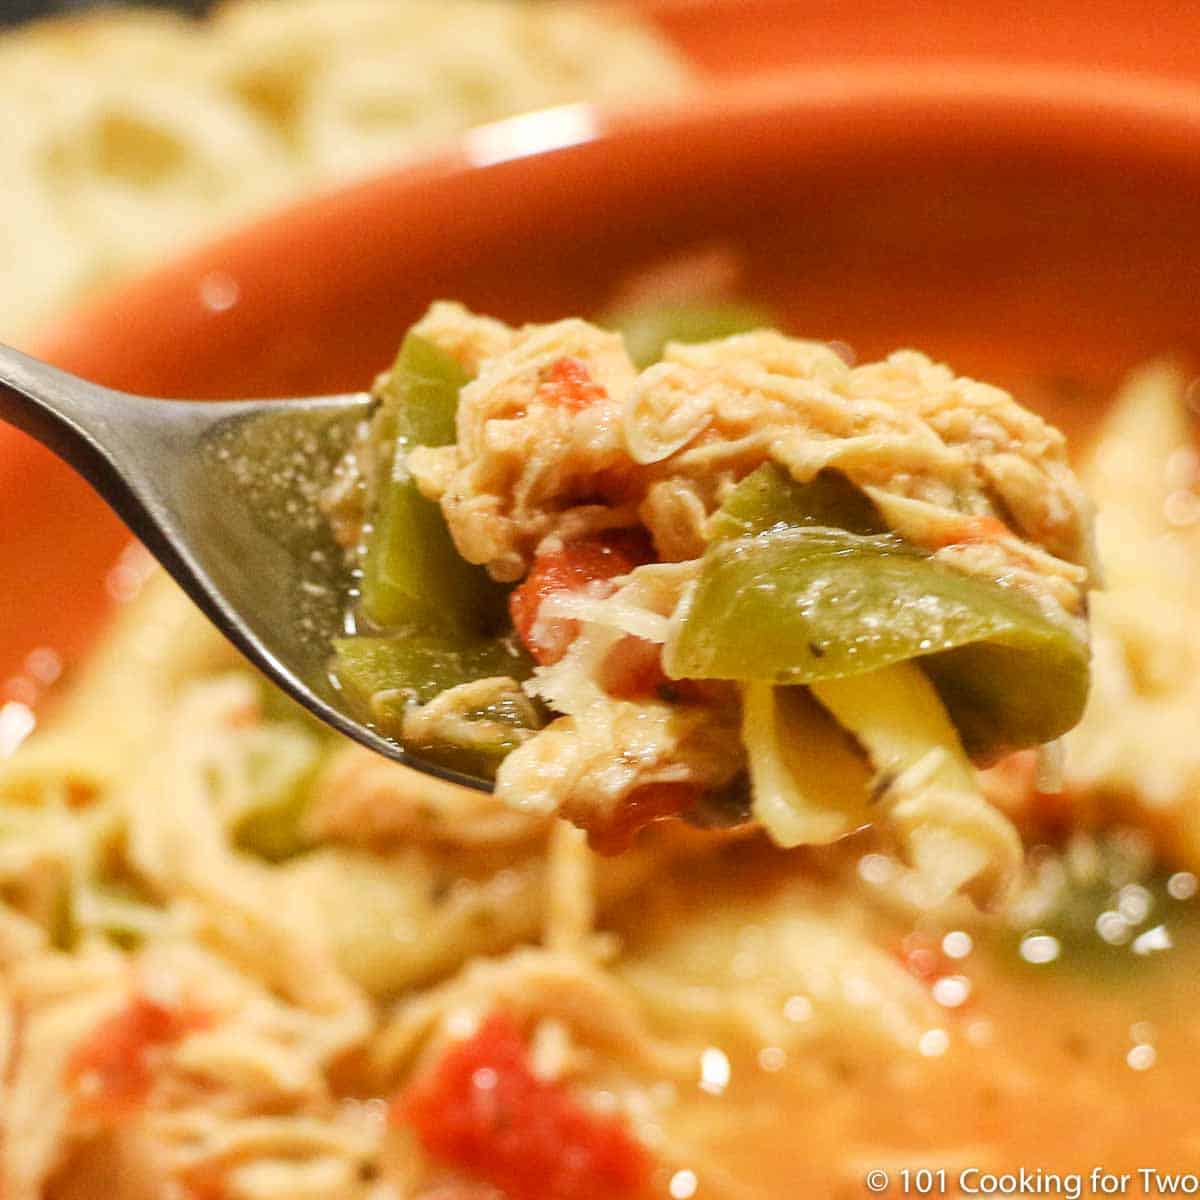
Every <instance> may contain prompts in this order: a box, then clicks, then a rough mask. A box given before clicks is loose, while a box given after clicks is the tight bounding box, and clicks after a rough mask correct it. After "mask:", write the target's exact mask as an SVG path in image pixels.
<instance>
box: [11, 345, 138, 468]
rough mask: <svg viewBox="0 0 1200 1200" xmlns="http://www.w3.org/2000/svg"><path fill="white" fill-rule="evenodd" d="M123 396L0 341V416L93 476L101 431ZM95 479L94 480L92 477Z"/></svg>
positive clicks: (104, 455)
mask: <svg viewBox="0 0 1200 1200" xmlns="http://www.w3.org/2000/svg"><path fill="white" fill-rule="evenodd" d="M127 399H131V397H130V398H127V397H125V396H123V395H122V394H121V393H120V392H113V391H110V390H109V389H107V388H102V387H100V386H99V385H97V384H94V383H89V382H88V381H87V380H85V379H80V378H78V377H77V376H75V375H69V374H68V373H67V372H66V371H60V370H59V369H58V368H57V367H52V366H50V365H49V363H44V362H41V361H40V360H39V359H36V358H31V357H30V356H29V355H28V354H22V353H21V352H20V351H19V350H13V349H12V348H11V347H10V346H3V345H0V419H3V420H4V421H6V422H8V423H9V424H10V425H15V426H16V427H17V428H18V429H20V430H22V431H24V432H25V433H27V434H29V435H30V437H32V438H35V439H36V440H37V441H39V442H41V443H42V445H44V446H45V447H46V448H47V449H48V450H52V451H53V452H54V453H55V454H57V455H58V456H59V458H62V459H65V460H66V461H67V462H68V463H70V464H71V466H73V467H74V468H75V469H76V470H78V471H81V472H83V474H85V475H87V476H88V478H89V479H92V478H93V474H94V471H95V469H96V466H97V462H96V460H97V458H99V459H101V460H107V458H108V455H107V453H106V452H105V450H104V449H103V444H104V436H105V434H106V433H107V432H108V430H109V428H110V423H111V420H112V417H113V416H114V415H115V413H116V411H117V410H118V409H120V410H122V413H123V414H124V409H125V403H124V401H126V400H127ZM93 481H94V480H93Z"/></svg>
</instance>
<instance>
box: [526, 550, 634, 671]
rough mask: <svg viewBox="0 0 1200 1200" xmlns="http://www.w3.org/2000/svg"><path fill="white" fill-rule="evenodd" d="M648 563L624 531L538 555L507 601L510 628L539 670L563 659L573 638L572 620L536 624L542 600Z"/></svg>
mask: <svg viewBox="0 0 1200 1200" xmlns="http://www.w3.org/2000/svg"><path fill="white" fill-rule="evenodd" d="M649 559H650V552H649V547H648V546H647V545H646V543H645V539H644V538H642V537H640V536H639V535H637V534H634V533H628V532H619V533H613V534H608V535H606V536H604V537H598V538H589V539H587V540H585V541H578V542H568V543H567V544H566V545H564V546H563V547H562V549H560V550H555V551H553V552H551V553H549V554H540V555H538V557H537V559H536V560H535V561H534V564H533V567H532V569H531V570H530V572H529V574H528V575H526V576H525V579H524V580H523V581H522V583H521V585H520V586H519V587H518V588H516V590H515V591H514V592H513V593H512V595H511V596H510V597H509V600H508V606H509V612H510V614H511V615H512V620H513V625H514V626H515V628H516V631H517V635H518V636H519V637H520V639H521V641H522V642H523V643H524V644H525V647H526V648H527V649H528V651H529V653H530V654H532V655H533V657H534V658H535V659H537V661H538V662H539V663H541V664H542V665H543V666H549V665H550V664H551V663H556V662H558V660H559V659H560V658H562V656H563V655H564V654H566V652H567V648H568V647H569V646H570V645H571V643H572V642H573V641H574V640H575V637H576V635H577V634H578V633H579V622H578V621H569V620H561V619H557V618H555V619H547V620H544V621H539V620H538V612H539V610H540V609H541V607H542V602H543V601H544V600H545V599H546V597H547V596H551V595H553V594H554V593H555V592H579V591H582V590H583V589H584V588H590V587H592V586H593V585H595V584H597V583H602V582H603V581H605V580H609V579H612V578H614V577H615V576H617V575H627V574H628V573H629V572H630V571H632V570H633V568H634V567H636V566H638V565H640V564H641V563H644V562H648V561H649ZM600 590H601V591H602V589H600ZM608 590H611V589H608Z"/></svg>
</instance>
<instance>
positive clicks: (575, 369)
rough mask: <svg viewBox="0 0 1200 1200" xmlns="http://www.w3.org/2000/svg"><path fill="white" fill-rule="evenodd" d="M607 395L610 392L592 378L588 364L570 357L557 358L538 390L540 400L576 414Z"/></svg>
mask: <svg viewBox="0 0 1200 1200" xmlns="http://www.w3.org/2000/svg"><path fill="white" fill-rule="evenodd" d="M607 395H608V392H606V391H605V390H604V388H602V387H601V386H600V384H598V383H597V382H596V381H595V380H594V379H593V378H592V376H591V373H590V372H589V371H588V369H587V366H586V364H585V363H583V362H582V361H581V360H580V359H578V358H570V357H568V358H556V359H555V360H554V362H552V363H551V364H550V366H549V368H548V369H547V371H546V377H545V379H543V380H542V383H541V385H540V386H539V388H538V397H539V399H542V400H545V401H546V402H547V403H549V404H555V405H559V406H560V407H562V408H569V409H571V410H573V411H574V412H579V411H580V410H581V409H584V408H588V407H590V406H591V405H593V404H595V403H596V402H597V401H598V400H603V399H605V397H607Z"/></svg>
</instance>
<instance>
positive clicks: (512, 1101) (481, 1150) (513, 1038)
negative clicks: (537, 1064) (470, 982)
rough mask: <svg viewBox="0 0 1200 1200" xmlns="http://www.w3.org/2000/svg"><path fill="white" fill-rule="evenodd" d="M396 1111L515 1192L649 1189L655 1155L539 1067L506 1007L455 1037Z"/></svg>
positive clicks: (444, 1149) (540, 1195) (560, 1197)
mask: <svg viewBox="0 0 1200 1200" xmlns="http://www.w3.org/2000/svg"><path fill="white" fill-rule="evenodd" d="M392 1120H393V1121H394V1122H396V1123H397V1124H401V1123H404V1124H408V1125H410V1126H411V1127H412V1128H413V1129H414V1130H415V1131H416V1134H417V1137H418V1139H419V1140H420V1142H421V1145H422V1146H423V1147H424V1148H425V1150H426V1152H427V1153H428V1154H429V1155H430V1156H431V1157H432V1158H435V1159H437V1160H439V1161H441V1162H444V1163H447V1164H450V1165H452V1166H455V1167H458V1168H459V1169H461V1170H463V1171H466V1172H468V1173H470V1174H471V1175H474V1176H476V1177H477V1178H479V1179H481V1180H483V1181H485V1182H487V1183H490V1184H493V1185H494V1186H496V1187H498V1188H500V1190H501V1191H502V1192H504V1194H505V1195H506V1196H507V1197H509V1200H622V1198H623V1197H629V1198H633V1197H639V1196H642V1195H643V1194H644V1191H645V1188H646V1184H647V1182H648V1180H649V1177H650V1172H651V1161H650V1157H649V1155H648V1154H647V1153H646V1151H645V1149H644V1148H643V1147H642V1146H641V1145H640V1144H639V1143H638V1142H637V1141H636V1140H635V1139H634V1138H633V1137H632V1136H631V1135H630V1133H629V1132H628V1130H627V1129H626V1128H625V1126H624V1124H623V1123H622V1122H621V1121H619V1120H617V1119H616V1118H614V1117H606V1116H599V1115H597V1114H595V1113H590V1112H588V1111H587V1110H586V1109H585V1108H583V1107H582V1106H581V1105H580V1104H579V1103H578V1102H577V1101H576V1100H575V1099H573V1098H572V1097H571V1095H570V1094H569V1093H568V1092H567V1090H566V1089H565V1088H564V1087H563V1086H562V1085H561V1084H557V1083H548V1082H546V1081H545V1080H541V1079H539V1078H538V1077H537V1076H536V1075H534V1073H533V1072H532V1070H530V1067H529V1061H528V1055H527V1052H526V1046H525V1041H524V1039H523V1038H522V1036H521V1032H520V1029H519V1028H518V1027H517V1024H516V1022H515V1021H514V1020H513V1019H512V1017H510V1016H508V1015H507V1014H505V1013H497V1014H495V1015H493V1016H491V1017H490V1018H489V1019H488V1020H487V1021H486V1022H485V1023H484V1024H483V1026H482V1028H480V1030H479V1032H478V1033H476V1034H475V1036H474V1037H472V1038H469V1039H467V1040H466V1041H464V1042H460V1043H458V1044H457V1045H455V1046H451V1047H450V1049H449V1050H447V1051H446V1053H445V1054H444V1055H443V1057H442V1059H441V1061H440V1062H439V1063H437V1064H436V1066H434V1067H433V1069H432V1070H431V1071H429V1072H428V1073H427V1074H426V1075H425V1076H424V1077H423V1078H421V1079H419V1080H417V1082H416V1083H414V1084H413V1085H412V1086H411V1087H410V1088H409V1089H408V1090H407V1091H406V1092H404V1093H403V1094H402V1095H401V1096H399V1097H398V1098H397V1099H396V1101H395V1103H394V1104H393V1106H392Z"/></svg>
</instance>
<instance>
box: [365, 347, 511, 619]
mask: <svg viewBox="0 0 1200 1200" xmlns="http://www.w3.org/2000/svg"><path fill="white" fill-rule="evenodd" d="M468 379H469V376H468V375H467V373H466V372H465V371H464V370H463V369H462V367H461V366H459V364H458V363H457V362H456V361H455V360H454V359H453V358H451V357H450V355H448V354H445V353H443V352H442V351H441V350H439V349H438V348H437V347H436V346H433V345H431V344H430V343H429V342H427V341H425V340H424V339H423V338H421V337H418V336H417V335H415V334H411V333H410V334H409V335H408V337H406V338H405V339H404V345H403V346H402V347H401V350H400V355H399V357H398V358H397V359H396V363H395V365H394V366H393V367H392V370H391V372H390V374H389V375H388V377H387V380H386V382H385V383H384V385H383V387H382V389H381V391H380V410H379V412H378V414H377V416H376V428H375V431H374V437H375V441H376V444H377V445H378V446H380V447H383V448H385V451H386V453H385V454H384V455H383V456H382V462H381V463H380V478H379V480H378V483H377V486H378V488H379V498H378V502H377V504H376V508H375V519H374V527H373V528H372V530H371V531H370V532H369V533H368V534H367V537H366V552H365V558H364V562H363V580H362V607H363V613H364V614H365V616H366V617H367V618H368V620H369V621H370V622H371V623H372V624H374V625H376V626H384V627H386V626H395V625H405V624H413V625H417V626H420V627H421V628H435V629H446V630H449V631H451V632H453V633H455V634H458V635H465V634H469V633H472V632H474V633H478V632H480V631H481V628H483V627H487V626H488V625H490V624H492V623H493V622H495V620H496V619H497V618H498V616H499V614H500V612H501V611H502V609H501V605H502V603H503V599H502V593H501V591H500V589H499V588H497V587H496V585H494V584H493V583H492V582H491V580H490V579H489V578H488V576H487V573H486V572H484V571H481V570H480V569H479V568H478V567H474V566H472V565H471V564H470V563H468V562H466V561H465V560H464V559H463V558H462V557H461V556H460V555H459V553H458V551H457V550H455V548H454V542H453V541H452V540H451V538H450V534H449V532H448V530H447V529H446V522H445V519H444V518H443V517H442V514H441V512H440V511H439V510H438V507H437V505H436V504H432V503H431V502H430V501H428V500H426V499H425V498H424V497H423V496H422V495H421V493H420V492H419V491H418V490H417V486H416V484H415V483H414V481H413V478H412V475H411V474H410V473H409V470H408V466H407V458H406V456H407V452H408V450H409V449H411V447H413V446H445V445H447V444H449V443H451V442H453V441H454V415H455V412H456V410H457V408H458V393H459V389H460V388H461V387H462V386H463V384H465V383H466V382H467V381H468Z"/></svg>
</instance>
